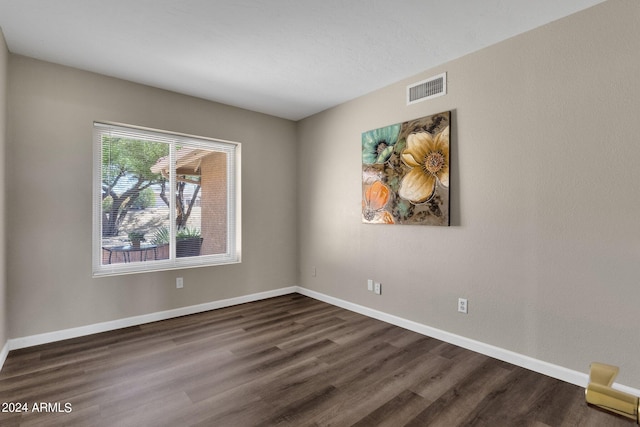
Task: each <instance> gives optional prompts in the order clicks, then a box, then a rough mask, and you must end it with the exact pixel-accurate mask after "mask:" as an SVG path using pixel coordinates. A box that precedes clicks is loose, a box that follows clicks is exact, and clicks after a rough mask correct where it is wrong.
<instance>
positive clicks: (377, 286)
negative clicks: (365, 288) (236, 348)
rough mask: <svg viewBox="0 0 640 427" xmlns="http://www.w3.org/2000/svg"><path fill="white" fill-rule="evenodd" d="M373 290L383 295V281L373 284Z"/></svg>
mask: <svg viewBox="0 0 640 427" xmlns="http://www.w3.org/2000/svg"><path fill="white" fill-rule="evenodd" d="M373 292H374V293H376V294H377V295H382V283H378V282H375V283H374V284H373Z"/></svg>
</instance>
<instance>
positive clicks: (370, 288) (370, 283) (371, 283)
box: [367, 279, 373, 292]
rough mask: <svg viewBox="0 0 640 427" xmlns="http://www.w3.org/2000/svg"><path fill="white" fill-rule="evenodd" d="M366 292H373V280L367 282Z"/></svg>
mask: <svg viewBox="0 0 640 427" xmlns="http://www.w3.org/2000/svg"><path fill="white" fill-rule="evenodd" d="M367 290H368V291H372V292H373V279H369V280H367Z"/></svg>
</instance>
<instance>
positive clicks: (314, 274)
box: [311, 267, 316, 277]
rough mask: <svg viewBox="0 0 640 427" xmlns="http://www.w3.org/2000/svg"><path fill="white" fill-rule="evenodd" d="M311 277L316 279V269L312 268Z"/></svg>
mask: <svg viewBox="0 0 640 427" xmlns="http://www.w3.org/2000/svg"><path fill="white" fill-rule="evenodd" d="M311 277H316V268H315V267H311Z"/></svg>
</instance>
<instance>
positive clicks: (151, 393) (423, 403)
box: [0, 294, 635, 427]
mask: <svg viewBox="0 0 640 427" xmlns="http://www.w3.org/2000/svg"><path fill="white" fill-rule="evenodd" d="M0 402H4V403H5V404H6V403H8V402H13V403H26V404H27V409H28V411H27V412H23V413H17V412H13V413H7V412H0V425H2V426H136V427H138V426H154V427H155V426H216V427H218V426H232V427H244V426H352V425H353V426H393V427H397V426H446V427H451V426H537V427H541V426H598V427H602V426H631V425H635V423H634V422H632V421H631V420H627V419H625V418H622V417H618V416H615V415H612V414H609V413H606V412H603V411H600V410H598V409H596V408H591V407H588V406H587V405H586V404H585V402H584V390H583V389H581V388H579V387H576V386H573V385H571V384H567V383H563V382H561V381H558V380H554V379H552V378H549V377H546V376H543V375H540V374H536V373H534V372H531V371H528V370H526V369H522V368H519V367H516V366H513V365H509V364H507V363H504V362H500V361H497V360H495V359H491V358H489V357H486V356H483V355H480V354H477V353H473V352H471V351H468V350H465V349H462V348H459V347H455V346H453V345H450V344H447V343H443V342H441V341H438V340H435V339H432V338H428V337H425V336H423V335H419V334H417V333H414V332H411V331H407V330H404V329H402V328H399V327H396V326H392V325H389V324H386V323H383V322H380V321H377V320H374V319H370V318H367V317H365V316H362V315H359V314H356V313H352V312H350V311H347V310H344V309H341V308H338V307H334V306H331V305H328V304H325V303H323V302H320V301H316V300H314V299H311V298H307V297H305V296H302V295H298V294H292V295H286V296H282V297H278V298H272V299H268V300H264V301H259V302H255V303H249V304H243V305H239V306H235V307H229V308H224V309H220V310H214V311H209V312H206V313H200V314H195V315H191V316H185V317H180V318H176V319H171V320H165V321H161V322H155V323H150V324H146V325H141V326H136V327H131V328H126V329H121V330H118V331H111V332H105V333H101V334H96V335H92V336H88V337H82V338H77V339H72V340H67V341H62V342H58V343H52V344H47V345H41V346H37V347H30V348H26V349H21V350H15V351H11V352H10V353H9V356H8V357H7V360H6V362H5V364H4V368H3V369H2V372H0ZM41 403H44V404H45V406H44V407H41V406H40V404H41ZM34 405H36V409H43V410H42V411H40V412H34V410H33V409H34V408H33V406H34ZM0 409H5V410H7V409H9V408H8V407H6V406H5V408H0ZM69 409H70V410H69ZM65 410H66V412H65Z"/></svg>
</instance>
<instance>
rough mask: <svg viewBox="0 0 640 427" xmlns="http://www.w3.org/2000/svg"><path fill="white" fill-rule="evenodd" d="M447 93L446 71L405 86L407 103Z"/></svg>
mask: <svg viewBox="0 0 640 427" xmlns="http://www.w3.org/2000/svg"><path fill="white" fill-rule="evenodd" d="M446 93H447V73H442V74H439V75H437V76H434V77H430V78H428V79H426V80H422V81H420V82H418V83H414V84H411V85H409V86H407V105H411V104H415V103H416V102H421V101H426V100H427V99H431V98H435V97H438V96H442V95H444V94H446Z"/></svg>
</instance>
